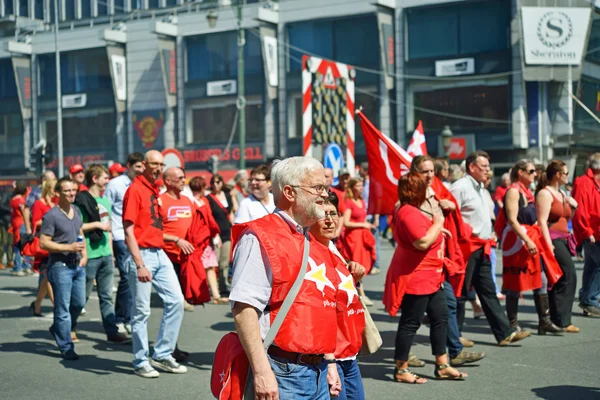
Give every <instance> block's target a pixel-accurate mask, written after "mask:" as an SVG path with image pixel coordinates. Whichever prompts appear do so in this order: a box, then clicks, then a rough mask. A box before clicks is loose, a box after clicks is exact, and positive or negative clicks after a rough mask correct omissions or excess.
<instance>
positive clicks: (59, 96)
mask: <svg viewBox="0 0 600 400" xmlns="http://www.w3.org/2000/svg"><path fill="white" fill-rule="evenodd" d="M54 54H55V61H56V141H57V142H58V176H60V177H62V176H64V174H65V164H64V155H63V130H62V91H61V82H60V51H59V50H58V0H54Z"/></svg>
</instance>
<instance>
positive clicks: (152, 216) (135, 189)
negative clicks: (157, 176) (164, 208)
mask: <svg viewBox="0 0 600 400" xmlns="http://www.w3.org/2000/svg"><path fill="white" fill-rule="evenodd" d="M160 203H161V201H160V198H159V193H158V188H157V187H156V186H154V185H153V184H151V183H150V182H148V180H147V179H146V178H145V177H144V176H143V175H138V176H136V177H135V179H134V180H133V182H132V183H131V185H130V186H129V188H128V189H127V192H125V197H124V198H123V224H125V221H128V222H131V223H133V227H134V229H133V232H134V235H135V238H136V240H137V243H138V246H139V247H140V248H145V249H162V248H164V247H165V241H164V240H163V225H162V218H161V217H160Z"/></svg>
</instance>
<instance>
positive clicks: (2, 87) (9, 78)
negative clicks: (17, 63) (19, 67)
mask: <svg viewBox="0 0 600 400" xmlns="http://www.w3.org/2000/svg"><path fill="white" fill-rule="evenodd" d="M17 96H18V95H17V83H16V82H15V74H14V72H13V67H12V62H11V61H10V58H8V59H4V60H2V61H0V98H2V99H11V98H12V99H14V100H15V101H16V100H17Z"/></svg>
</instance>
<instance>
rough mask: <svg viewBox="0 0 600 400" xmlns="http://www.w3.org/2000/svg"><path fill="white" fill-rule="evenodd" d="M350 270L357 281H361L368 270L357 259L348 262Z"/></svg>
mask: <svg viewBox="0 0 600 400" xmlns="http://www.w3.org/2000/svg"><path fill="white" fill-rule="evenodd" d="M348 271H350V273H351V274H352V277H353V278H354V280H355V281H357V282H358V281H360V280H361V279H362V278H363V276H365V273H366V272H367V270H366V269H365V267H363V266H362V265H360V264H359V263H357V262H356V261H350V262H349V263H348Z"/></svg>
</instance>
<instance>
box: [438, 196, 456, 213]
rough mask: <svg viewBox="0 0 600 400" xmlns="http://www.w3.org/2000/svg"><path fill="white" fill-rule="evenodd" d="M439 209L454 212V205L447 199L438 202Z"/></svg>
mask: <svg viewBox="0 0 600 400" xmlns="http://www.w3.org/2000/svg"><path fill="white" fill-rule="evenodd" d="M440 207H441V208H442V210H450V211H454V210H456V204H454V203H453V202H451V201H450V200H447V199H443V200H440Z"/></svg>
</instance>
